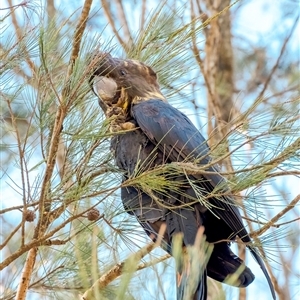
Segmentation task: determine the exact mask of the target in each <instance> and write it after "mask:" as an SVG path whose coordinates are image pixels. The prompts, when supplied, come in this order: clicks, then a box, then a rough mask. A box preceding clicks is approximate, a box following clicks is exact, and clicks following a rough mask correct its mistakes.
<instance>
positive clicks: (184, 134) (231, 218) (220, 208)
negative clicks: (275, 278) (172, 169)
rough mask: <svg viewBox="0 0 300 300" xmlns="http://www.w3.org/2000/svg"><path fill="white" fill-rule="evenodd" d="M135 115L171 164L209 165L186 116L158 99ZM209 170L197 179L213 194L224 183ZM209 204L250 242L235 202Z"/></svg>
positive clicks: (202, 142)
mask: <svg viewBox="0 0 300 300" xmlns="http://www.w3.org/2000/svg"><path fill="white" fill-rule="evenodd" d="M132 115H133V117H134V118H135V120H136V122H137V123H138V125H139V127H140V128H141V130H142V131H143V132H144V133H145V135H146V136H147V137H148V138H149V139H150V140H151V141H152V142H153V143H154V144H155V145H158V147H159V148H160V150H161V151H162V152H164V153H165V154H166V155H167V156H168V157H169V159H170V160H171V161H174V162H179V161H194V159H199V161H198V164H199V165H206V164H207V163H208V162H209V161H210V157H209V155H208V154H209V151H210V149H209V147H208V145H207V143H206V141H205V139H204V137H203V136H202V134H201V133H200V132H199V131H198V130H197V128H196V127H195V126H194V125H193V123H192V122H191V121H190V120H189V119H188V118H187V117H186V116H185V115H184V114H183V113H181V112H180V111H179V110H177V109H176V108H174V107H172V106H171V105H169V104H168V103H166V102H163V101H161V100H156V99H153V100H148V101H144V102H141V103H138V104H135V105H133V107H132ZM207 170H208V171H212V172H214V173H213V174H204V175H201V176H200V175H199V177H197V176H196V179H199V181H198V185H200V186H201V187H203V188H204V189H205V190H206V191H207V193H211V192H212V191H213V189H214V187H216V186H217V185H219V184H221V183H223V182H224V179H223V177H222V176H221V175H220V174H218V172H217V169H215V168H213V167H210V168H208V169H207ZM194 177H195V176H194ZM203 179H204V180H203ZM209 201H210V203H211V204H213V206H212V207H211V208H210V209H211V211H212V212H213V213H214V214H215V215H217V216H218V217H219V218H220V219H221V220H223V221H224V222H225V223H226V224H227V225H228V226H229V227H230V228H231V229H232V231H233V233H234V234H236V235H238V236H239V237H240V238H241V239H242V240H243V241H244V242H245V243H250V242H251V239H250V237H249V235H248V232H247V231H246V229H245V227H244V225H243V222H242V218H241V215H240V212H239V210H238V208H237V205H236V204H235V203H234V201H233V199H231V198H230V197H229V196H226V197H224V196H223V197H221V198H218V199H216V198H210V200H209ZM224 238H228V237H224ZM248 247H249V249H250V251H251V253H252V254H253V256H254V258H255V259H256V261H257V262H258V264H259V265H260V267H261V269H262V271H263V273H264V274H265V276H266V278H267V280H268V283H269V286H270V289H271V292H272V295H273V298H274V299H275V292H274V288H273V285H272V282H271V279H270V277H269V274H268V272H267V270H266V268H265V265H264V263H263V261H262V259H261V257H260V256H259V255H258V254H257V252H256V250H255V249H254V248H253V247H251V245H249V244H248Z"/></svg>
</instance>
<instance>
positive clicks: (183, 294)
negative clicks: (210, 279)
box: [177, 271, 207, 300]
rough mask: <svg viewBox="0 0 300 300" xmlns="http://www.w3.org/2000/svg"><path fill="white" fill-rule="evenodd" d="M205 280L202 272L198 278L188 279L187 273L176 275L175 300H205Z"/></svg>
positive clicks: (204, 274) (204, 273)
mask: <svg viewBox="0 0 300 300" xmlns="http://www.w3.org/2000/svg"><path fill="white" fill-rule="evenodd" d="M206 299H207V278H206V272H205V271H204V272H203V273H202V275H201V276H200V278H193V277H191V276H190V277H189V276H188V274H187V273H181V274H179V273H178V274H177V300H206Z"/></svg>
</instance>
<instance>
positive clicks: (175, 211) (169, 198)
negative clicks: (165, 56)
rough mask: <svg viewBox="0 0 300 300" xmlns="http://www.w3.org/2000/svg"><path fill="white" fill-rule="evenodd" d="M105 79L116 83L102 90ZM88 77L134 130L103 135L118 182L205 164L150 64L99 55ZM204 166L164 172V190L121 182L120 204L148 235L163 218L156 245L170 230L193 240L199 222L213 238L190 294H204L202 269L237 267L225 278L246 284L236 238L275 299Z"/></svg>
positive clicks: (216, 275)
mask: <svg viewBox="0 0 300 300" xmlns="http://www.w3.org/2000/svg"><path fill="white" fill-rule="evenodd" d="M93 80H94V81H93ZM107 81H109V83H111V82H114V83H116V84H112V85H111V86H113V87H112V88H111V90H109V91H107ZM91 82H93V83H94V85H93V88H94V92H95V93H96V95H97V96H98V97H99V102H100V105H101V108H102V109H103V111H104V112H105V114H106V115H107V116H114V118H115V123H116V124H117V123H118V124H119V125H120V127H115V128H119V129H126V126H125V125H124V124H130V129H132V128H134V130H130V131H127V132H126V133H124V132H123V133H121V134H116V135H115V136H114V137H113V138H112V141H111V148H112V150H113V151H114V153H115V160H116V164H117V166H118V167H119V168H120V169H121V170H123V171H124V178H123V180H124V181H125V180H126V179H127V178H129V177H132V176H134V174H136V172H137V169H138V171H139V173H142V172H146V171H149V170H152V169H155V168H156V167H157V166H161V165H165V164H169V163H172V162H191V163H193V164H195V165H198V166H200V167H201V166H205V165H207V164H209V162H210V161H211V158H210V156H209V152H210V149H209V147H208V145H207V143H206V141H205V139H204V137H203V136H202V135H201V133H200V132H199V131H198V130H197V129H196V127H195V126H194V125H193V124H192V122H191V121H190V120H189V119H188V118H187V117H186V116H185V115H184V114H183V113H181V112H180V111H179V110H177V109H175V108H174V107H172V106H171V105H170V104H168V103H167V102H166V100H165V99H164V97H163V95H162V94H161V92H160V89H159V85H158V83H157V78H156V74H155V72H154V71H153V70H152V69H151V68H150V67H148V66H146V65H144V64H142V63H140V62H137V61H133V60H121V59H116V58H112V57H111V56H110V55H109V54H101V55H100V60H99V62H98V65H97V67H96V68H95V72H94V73H93V76H92V80H91ZM104 86H105V87H104ZM106 95H109V96H107V97H105V96H106ZM205 170H206V171H208V172H205V173H203V174H201V173H197V174H193V175H185V174H184V173H182V174H180V175H178V174H177V175H176V176H175V175H173V177H172V175H170V174H168V175H166V176H169V177H170V176H171V177H172V178H169V180H172V181H174V182H177V183H178V184H177V188H176V189H174V190H172V189H170V190H168V192H167V193H166V192H161V193H159V192H157V191H156V192H155V191H152V192H151V191H144V190H142V189H141V188H140V187H139V186H129V187H128V186H127V187H123V188H122V189H121V197H122V201H123V204H124V207H125V209H126V210H127V211H128V212H129V213H131V214H133V215H135V216H136V217H137V219H138V220H139V222H140V224H141V225H142V226H143V228H144V230H145V232H146V233H147V234H148V235H149V236H150V237H152V238H154V239H155V235H156V234H157V233H158V231H159V228H160V226H161V224H162V223H165V224H166V232H165V234H164V243H165V247H166V250H167V251H169V252H170V249H171V245H172V239H173V237H174V236H175V235H176V234H177V233H182V234H183V246H188V245H193V244H194V242H195V238H196V235H197V232H198V229H199V227H200V226H204V228H205V235H206V240H207V241H208V242H209V243H214V248H213V251H212V254H211V257H210V259H209V261H208V264H207V267H206V270H204V271H203V272H202V275H201V278H199V283H198V286H197V288H196V290H195V291H194V297H193V299H198V300H200V299H203V300H204V299H206V297H207V296H206V295H207V291H206V290H207V288H206V275H207V276H209V277H211V278H213V279H215V280H218V281H221V282H223V281H224V280H225V279H227V277H228V276H229V275H232V274H234V273H236V271H237V270H239V276H238V280H237V281H236V282H235V283H231V284H232V285H235V286H238V287H246V286H248V285H249V284H250V283H251V282H252V281H253V280H254V275H253V273H252V272H251V270H250V269H249V268H248V267H246V266H245V265H244V263H243V261H242V260H241V259H239V258H238V257H237V256H236V255H234V254H233V253H232V251H231V250H230V243H229V242H230V240H235V239H236V237H239V238H240V239H241V240H242V241H243V242H244V243H246V245H247V247H248V248H249V249H250V251H251V253H252V254H253V256H254V258H255V259H256V261H257V262H258V264H259V265H260V267H261V269H262V271H263V273H264V274H265V276H266V278H267V280H268V283H269V285H270V288H271V291H272V296H273V298H274V299H275V293H274V289H273V285H272V282H271V280H270V278H269V275H268V272H267V271H266V268H265V266H264V263H263V260H262V259H261V258H260V256H259V255H258V254H257V251H256V249H255V247H254V246H253V245H252V243H251V238H250V237H249V234H248V232H247V230H246V229H245V227H244V225H243V222H242V218H241V215H240V213H239V210H238V207H237V205H236V203H235V202H234V200H233V198H232V197H231V196H230V191H229V190H227V188H226V182H225V180H224V178H223V177H222V176H221V175H220V174H219V172H218V167H217V166H209V167H207V168H206V169H205ZM191 183H192V184H191ZM220 185H222V191H223V192H224V193H223V196H219V197H214V196H212V195H213V190H214V188H215V187H216V186H220ZM195 190H197V193H196V192H195ZM225 192H227V193H225ZM199 194H200V196H199ZM157 199H158V200H159V201H157ZM204 201H205V202H204ZM160 203H161V205H160ZM183 293H184V288H183V287H181V286H179V288H178V293H177V297H178V300H180V299H182V297H183Z"/></svg>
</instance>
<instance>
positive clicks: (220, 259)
mask: <svg viewBox="0 0 300 300" xmlns="http://www.w3.org/2000/svg"><path fill="white" fill-rule="evenodd" d="M207 275H208V276H209V277H211V278H213V279H215V280H217V281H220V282H224V283H226V284H229V285H232V286H236V287H240V288H241V287H246V286H248V285H249V284H250V283H252V282H253V280H254V278H255V277H254V275H253V273H252V272H251V270H250V269H249V268H248V267H247V266H246V265H245V264H244V262H243V261H242V260H241V259H240V258H239V257H237V256H236V255H235V254H234V253H233V252H232V251H231V250H230V247H229V245H228V244H227V243H218V244H215V245H214V248H213V251H212V254H211V256H210V258H209V261H208V264H207Z"/></svg>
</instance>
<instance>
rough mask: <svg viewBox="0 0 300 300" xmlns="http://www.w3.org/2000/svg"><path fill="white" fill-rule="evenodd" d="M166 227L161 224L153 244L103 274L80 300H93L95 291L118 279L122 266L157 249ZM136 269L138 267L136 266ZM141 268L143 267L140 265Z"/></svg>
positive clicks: (122, 269)
mask: <svg viewBox="0 0 300 300" xmlns="http://www.w3.org/2000/svg"><path fill="white" fill-rule="evenodd" d="M165 229H166V226H165V225H164V224H163V225H162V226H161V228H160V230H159V233H158V238H157V241H156V242H155V243H150V244H148V245H146V246H144V247H143V248H141V249H140V250H138V251H137V252H136V253H134V254H132V255H130V256H129V257H128V258H127V259H126V260H125V261H123V262H121V263H118V264H116V265H115V266H114V267H113V268H111V269H110V270H108V271H107V272H106V273H104V274H103V275H102V276H101V277H100V278H99V279H98V280H97V281H96V282H95V283H94V284H93V285H92V287H91V288H89V289H88V290H86V291H85V293H84V294H83V296H82V297H81V300H90V299H93V297H94V295H97V291H98V290H100V289H103V288H104V287H106V286H107V285H108V284H109V283H111V282H112V281H113V280H115V279H116V278H117V277H119V276H120V275H121V274H122V273H123V271H124V266H125V265H126V263H127V262H128V261H129V260H130V261H131V260H132V259H133V260H134V261H139V260H141V259H142V258H143V257H144V256H145V255H147V254H148V253H150V252H151V251H152V250H153V249H155V248H156V247H158V246H159V245H160V243H161V240H162V237H163V235H164V232H165ZM137 267H138V266H137ZM141 267H143V265H141Z"/></svg>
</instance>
